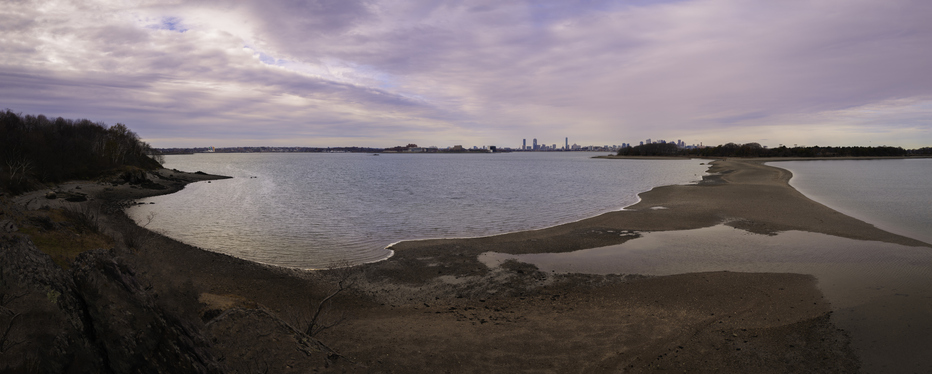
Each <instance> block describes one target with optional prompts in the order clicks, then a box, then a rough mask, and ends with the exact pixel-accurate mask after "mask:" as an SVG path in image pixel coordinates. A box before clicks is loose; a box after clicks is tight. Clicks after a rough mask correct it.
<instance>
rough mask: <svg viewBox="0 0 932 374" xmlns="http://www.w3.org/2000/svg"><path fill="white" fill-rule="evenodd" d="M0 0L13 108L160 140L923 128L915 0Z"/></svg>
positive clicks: (469, 138) (1, 95) (923, 37)
mask: <svg viewBox="0 0 932 374" xmlns="http://www.w3.org/2000/svg"><path fill="white" fill-rule="evenodd" d="M6 8H7V9H6V10H0V21H2V22H0V28H2V31H3V33H4V35H8V37H6V38H2V39H0V50H2V51H3V53H0V103H2V105H3V106H6V107H9V108H10V109H13V110H15V111H22V112H27V113H45V114H47V115H56V116H57V115H62V116H66V117H86V118H91V119H94V120H104V121H107V122H109V123H115V122H117V121H119V122H124V123H127V124H129V125H130V126H131V127H133V128H134V129H135V130H137V132H139V133H140V134H141V135H142V136H143V137H145V138H147V139H149V140H150V141H151V142H152V143H153V144H154V145H155V146H164V147H169V146H175V145H181V144H184V145H198V144H211V145H215V146H225V145H231V146H232V145H264V144H277V145H366V146H389V145H393V144H402V143H407V142H416V143H419V144H421V143H423V144H432V145H440V146H446V145H452V144H473V145H488V144H495V145H500V146H516V145H518V143H519V142H520V139H522V138H532V137H536V138H538V139H541V140H542V141H543V142H545V143H554V142H558V140H562V139H563V137H565V136H569V137H570V138H571V142H577V143H580V144H604V143H611V144H620V143H622V142H629V143H636V142H637V141H639V140H641V139H644V138H653V139H683V140H685V141H687V142H692V141H694V140H695V141H696V142H699V141H702V142H703V143H705V144H718V143H721V142H728V141H735V142H751V141H759V142H762V143H764V144H767V145H772V146H775V145H777V144H780V143H783V144H794V143H797V144H805V143H809V144H816V143H818V144H834V145H871V144H877V142H880V143H884V144H897V145H903V146H907V147H918V146H928V145H929V144H930V143H932V120H930V118H932V117H930V116H929V114H930V107H932V75H930V74H928V73H927V71H926V70H927V67H928V66H930V65H932V48H930V44H932V23H930V22H928V19H929V18H930V16H932V4H930V3H928V2H923V1H908V0H892V1H883V2H841V1H827V0H826V1H812V2H795V1H790V2H768V3H760V2H745V1H737V0H694V1H667V2H648V1H590V2H569V3H568V2H565V1H526V2H506V3H502V2H493V1H458V2H435V1H380V0H372V1H336V0H334V1H287V2H273V3H269V2H259V1H246V0H242V1H236V2H212V1H190V2H179V3H177V4H173V5H162V3H161V2H153V3H152V4H142V5H139V6H132V7H129V6H127V5H125V4H124V3H123V2H116V1H113V2H110V1H98V2H95V4H93V6H89V5H88V4H86V3H85V2H75V3H73V4H71V5H68V4H67V3H66V4H63V5H62V6H60V7H57V8H56V9H45V10H41V11H40V10H37V9H42V8H41V7H37V6H33V4H29V3H13V4H10V6H9V7H6ZM244 46H245V47H244ZM547 139H551V140H547ZM606 139H612V140H610V141H606ZM289 142H293V143H289ZM340 142H353V143H352V144H349V143H340Z"/></svg>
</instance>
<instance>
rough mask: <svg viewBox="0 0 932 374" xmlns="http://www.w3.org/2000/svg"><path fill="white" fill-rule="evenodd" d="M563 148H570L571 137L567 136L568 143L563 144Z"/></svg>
mask: <svg viewBox="0 0 932 374" xmlns="http://www.w3.org/2000/svg"><path fill="white" fill-rule="evenodd" d="M563 149H565V150H567V151H568V150H569V149H570V138H569V137H566V143H564V144H563Z"/></svg>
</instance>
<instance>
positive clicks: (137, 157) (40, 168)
mask: <svg viewBox="0 0 932 374" xmlns="http://www.w3.org/2000/svg"><path fill="white" fill-rule="evenodd" d="M161 162H162V160H161V157H160V156H158V155H156V152H155V151H154V150H153V149H152V148H151V147H150V146H149V144H146V143H145V142H143V141H141V140H139V136H138V135H136V133H134V132H133V131H131V130H130V129H129V128H127V127H126V125H123V124H120V123H118V124H116V125H114V126H107V125H106V124H105V123H103V122H91V121H90V120H87V119H79V120H71V119H64V118H61V117H58V118H55V119H49V118H47V117H46V116H44V115H41V114H40V115H38V116H33V115H25V116H24V115H22V114H18V113H13V112H12V111H10V110H9V109H7V110H6V111H3V112H0V188H2V189H5V190H7V191H10V192H13V193H20V192H23V191H26V190H29V189H31V188H33V187H34V186H35V185H36V183H55V182H62V181H65V180H69V179H90V178H96V177H99V176H101V175H104V174H106V173H109V172H114V171H117V170H119V169H124V168H126V167H138V168H142V169H146V170H151V169H155V168H158V167H160V166H161Z"/></svg>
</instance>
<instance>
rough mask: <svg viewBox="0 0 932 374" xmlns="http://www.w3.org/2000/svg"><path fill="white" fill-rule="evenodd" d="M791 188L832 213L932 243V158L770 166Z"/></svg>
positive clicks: (838, 161) (791, 163) (778, 164)
mask: <svg viewBox="0 0 932 374" xmlns="http://www.w3.org/2000/svg"><path fill="white" fill-rule="evenodd" d="M768 165H770V166H775V167H779V168H784V169H787V170H789V171H791V172H792V173H793V178H792V179H791V180H790V185H792V186H793V187H794V188H796V189H797V190H799V192H802V193H803V194H805V195H806V196H808V197H809V198H811V199H813V200H816V201H818V202H821V203H822V204H825V205H827V206H829V207H831V208H832V209H835V210H837V211H839V212H842V213H845V214H847V215H849V216H852V217H855V218H858V219H860V220H862V221H865V222H868V223H871V224H873V225H874V226H877V227H879V228H881V229H884V230H886V231H889V232H892V233H896V234H900V235H903V236H908V237H911V238H914V239H919V240H922V241H924V242H926V243H932V159H928V158H924V159H909V160H830V161H790V162H771V163H768Z"/></svg>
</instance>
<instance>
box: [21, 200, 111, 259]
mask: <svg viewBox="0 0 932 374" xmlns="http://www.w3.org/2000/svg"><path fill="white" fill-rule="evenodd" d="M26 214H27V219H25V220H23V221H22V223H21V225H20V229H19V231H20V232H21V233H23V234H26V235H29V237H30V238H31V239H32V242H33V243H34V244H35V245H36V247H37V248H39V250H40V251H42V252H43V253H45V254H48V255H49V256H51V257H52V260H53V261H55V263H56V264H58V265H59V266H61V267H62V268H65V269H68V268H69V267H70V266H71V263H72V261H74V259H75V257H77V256H78V255H79V254H81V253H82V252H84V251H88V250H92V249H97V248H112V247H113V239H112V238H110V237H109V236H107V235H104V234H102V233H101V232H100V231H99V229H98V227H97V226H96V225H95V224H94V221H93V219H91V218H89V217H87V216H85V215H84V214H83V213H81V212H77V211H70V210H67V209H47V210H38V211H31V212H28V213H26Z"/></svg>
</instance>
